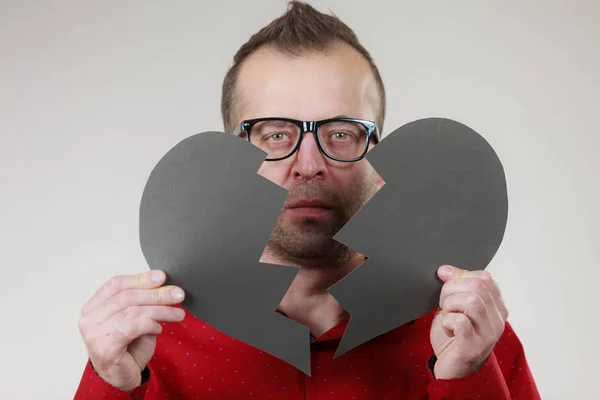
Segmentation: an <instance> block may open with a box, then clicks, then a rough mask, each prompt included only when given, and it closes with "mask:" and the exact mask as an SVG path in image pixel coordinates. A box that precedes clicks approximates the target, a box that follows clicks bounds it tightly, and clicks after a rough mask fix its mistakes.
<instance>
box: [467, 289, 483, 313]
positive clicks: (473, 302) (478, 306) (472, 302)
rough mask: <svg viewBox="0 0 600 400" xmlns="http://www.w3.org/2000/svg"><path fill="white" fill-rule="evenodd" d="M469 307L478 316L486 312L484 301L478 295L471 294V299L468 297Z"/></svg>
mask: <svg viewBox="0 0 600 400" xmlns="http://www.w3.org/2000/svg"><path fill="white" fill-rule="evenodd" d="M467 307H468V308H469V309H470V310H473V311H474V312H475V313H476V314H481V312H482V311H483V310H485V304H484V302H483V299H482V298H481V297H479V296H478V295H476V294H470V295H469V297H467Z"/></svg>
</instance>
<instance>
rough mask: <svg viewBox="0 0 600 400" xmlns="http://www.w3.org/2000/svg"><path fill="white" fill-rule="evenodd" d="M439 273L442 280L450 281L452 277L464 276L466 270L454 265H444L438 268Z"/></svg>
mask: <svg viewBox="0 0 600 400" xmlns="http://www.w3.org/2000/svg"><path fill="white" fill-rule="evenodd" d="M437 273H438V276H439V277H440V279H441V280H442V281H444V282H448V281H449V280H451V279H456V278H460V277H462V276H463V274H464V273H465V270H464V269H460V268H458V267H455V266H452V265H442V266H441V267H439V268H438V271H437Z"/></svg>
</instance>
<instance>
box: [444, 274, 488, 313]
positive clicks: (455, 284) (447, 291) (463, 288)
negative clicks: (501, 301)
mask: <svg viewBox="0 0 600 400" xmlns="http://www.w3.org/2000/svg"><path fill="white" fill-rule="evenodd" d="M458 293H467V294H469V293H475V294H477V295H479V296H480V297H481V298H482V299H483V300H484V302H485V303H486V304H488V305H494V306H495V303H494V301H493V299H492V294H491V293H490V292H489V289H488V287H487V285H486V284H485V283H483V282H482V281H481V280H479V279H476V278H462V279H453V280H451V281H448V282H446V283H444V286H442V291H441V293H440V303H439V305H440V307H442V304H444V302H445V301H446V298H447V297H448V296H451V295H453V294H458Z"/></svg>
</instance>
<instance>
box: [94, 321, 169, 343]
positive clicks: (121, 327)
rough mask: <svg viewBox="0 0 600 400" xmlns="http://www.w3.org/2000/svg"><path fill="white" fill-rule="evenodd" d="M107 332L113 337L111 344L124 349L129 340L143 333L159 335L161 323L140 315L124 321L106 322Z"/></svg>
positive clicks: (131, 340)
mask: <svg viewBox="0 0 600 400" xmlns="http://www.w3.org/2000/svg"><path fill="white" fill-rule="evenodd" d="M106 325H107V326H106V329H107V332H109V333H110V334H111V336H112V337H113V340H114V342H113V345H114V346H115V347H116V348H118V349H125V348H126V347H127V346H128V345H129V344H130V343H131V342H133V341H134V340H136V339H137V338H139V337H141V336H144V335H160V333H161V332H162V325H161V324H160V323H158V322H156V321H155V320H153V319H152V318H146V317H140V318H136V319H133V320H128V321H126V322H125V323H123V322H119V321H116V320H111V321H110V322H109V323H107V324H106Z"/></svg>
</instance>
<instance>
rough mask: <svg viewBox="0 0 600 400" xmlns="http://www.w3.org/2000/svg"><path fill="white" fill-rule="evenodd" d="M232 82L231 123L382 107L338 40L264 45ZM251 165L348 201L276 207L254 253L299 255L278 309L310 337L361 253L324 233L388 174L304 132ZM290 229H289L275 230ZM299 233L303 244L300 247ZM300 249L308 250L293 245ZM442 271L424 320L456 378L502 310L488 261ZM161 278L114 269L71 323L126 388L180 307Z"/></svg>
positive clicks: (326, 319)
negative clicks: (428, 319)
mask: <svg viewBox="0 0 600 400" xmlns="http://www.w3.org/2000/svg"><path fill="white" fill-rule="evenodd" d="M238 90H239V95H240V99H241V100H240V103H239V105H238V108H237V115H236V119H237V121H238V122H240V121H241V120H243V119H249V118H256V117H264V116H279V117H289V118H295V119H301V120H319V119H324V118H330V117H333V116H338V115H340V114H343V115H346V116H349V117H356V118H363V119H369V120H376V115H377V110H378V107H379V105H378V99H377V90H376V85H375V80H374V78H373V76H372V74H371V71H370V69H369V66H368V64H367V62H366V61H365V60H364V59H363V58H361V56H360V55H359V54H358V53H357V52H355V51H354V50H352V49H350V48H349V47H346V46H338V47H336V48H334V49H331V50H329V51H328V52H327V53H312V54H306V55H304V56H302V57H296V58H290V57H288V56H285V55H283V54H280V53H277V52H276V51H272V50H268V49H263V50H260V51H258V52H256V53H255V54H253V55H252V56H251V57H250V58H249V59H248V60H247V61H246V62H245V64H244V65H243V67H242V69H241V71H240V76H239V79H238ZM259 174H261V175H262V176H264V177H265V178H267V179H269V180H271V181H272V182H274V183H276V184H278V185H280V186H282V187H284V188H286V189H287V190H289V191H290V198H293V199H296V200H297V199H300V198H302V197H303V196H304V197H306V196H309V195H310V196H311V198H315V197H319V196H320V197H322V198H326V199H329V200H331V201H333V199H334V197H331V196H333V195H332V193H337V194H341V198H342V199H346V203H344V206H339V207H338V208H337V209H329V210H325V211H324V210H310V209H309V210H307V209H304V210H300V211H298V210H291V209H288V208H286V206H284V209H283V212H282V214H281V216H280V219H279V221H278V225H279V228H280V232H279V233H280V234H281V236H280V237H277V236H278V235H277V229H275V230H274V234H273V236H272V238H271V240H270V241H269V243H268V244H267V246H266V248H265V252H264V254H263V256H262V261H265V262H273V263H279V264H288V265H301V266H302V268H301V269H300V271H299V273H298V275H297V277H296V279H295V280H294V282H293V283H292V285H291V287H290V288H289V290H288V292H287V293H286V295H285V297H284V298H283V299H282V301H281V304H280V306H279V310H280V311H281V312H283V313H285V314H286V315H287V316H288V317H289V318H291V319H293V320H296V321H298V322H299V323H302V324H304V325H306V326H308V327H309V328H310V330H311V332H312V333H313V335H316V336H318V335H320V334H322V333H323V332H325V331H327V330H329V329H330V328H332V327H333V326H335V325H337V324H339V323H340V322H342V321H344V320H345V319H347V318H348V315H347V313H346V312H345V311H344V310H343V309H342V307H341V306H340V304H339V303H338V302H337V301H336V300H335V299H334V298H333V297H332V296H331V295H330V294H329V293H328V292H327V288H329V287H330V286H331V285H333V284H334V283H335V282H337V281H338V280H339V279H341V278H342V277H344V276H345V275H346V274H348V273H349V272H350V271H352V270H353V269H354V268H356V267H357V266H358V265H360V263H362V261H363V260H364V257H363V256H362V255H361V254H357V253H355V252H352V251H351V250H349V249H346V248H343V247H342V246H339V245H338V246H336V245H335V243H333V242H332V241H331V238H330V237H329V238H328V237H326V236H327V235H326V234H329V235H331V232H333V231H335V230H336V229H337V228H339V227H341V225H342V224H343V223H344V222H345V220H344V219H345V218H347V216H344V212H346V213H348V211H352V210H355V208H356V207H357V205H360V204H362V202H364V201H367V200H368V198H370V197H371V196H372V195H373V194H374V193H375V192H376V191H377V190H379V188H381V187H382V186H383V184H384V182H383V181H382V179H381V178H380V177H379V176H378V175H377V174H376V173H375V172H374V170H373V168H372V167H371V166H370V165H369V164H368V162H367V161H366V160H361V161H359V162H356V163H338V162H335V161H332V160H330V159H328V158H326V157H325V155H324V154H323V153H321V152H320V151H319V149H318V147H317V144H316V141H315V138H314V136H312V135H311V134H309V135H307V136H305V137H304V139H303V141H302V143H301V146H300V149H299V150H298V152H297V153H296V154H294V155H293V156H292V157H290V158H289V159H286V160H282V161H277V162H265V163H264V164H263V165H262V166H261V168H260V170H259ZM327 196H330V197H327ZM344 207H346V208H344ZM286 236H287V237H291V238H292V240H291V241H288V242H285V241H283V237H286ZM302 239H305V240H302ZM304 242H308V243H309V244H310V246H309V247H308V248H302V246H303V245H304V244H303V243H304ZM332 246H333V248H334V250H331V249H330V248H331V247H332ZM327 249H330V250H329V251H328V250H327ZM294 250H296V251H294ZM303 251H305V252H309V253H307V254H310V256H309V257H302V256H301V255H299V254H302V252H303ZM438 276H439V277H440V279H441V280H442V281H443V282H444V285H443V288H442V292H441V295H440V307H439V310H438V312H437V313H436V315H435V318H434V320H433V323H432V326H431V331H430V338H431V344H432V347H433V349H434V352H435V354H436V356H437V357H438V361H437V363H436V365H435V369H434V374H435V376H436V378H437V379H454V378H460V377H463V376H466V375H469V374H471V373H473V372H474V371H476V370H477V369H478V368H480V367H481V365H482V364H483V363H484V362H485V360H486V359H487V358H488V357H489V355H490V353H491V351H492V349H493V347H494V345H495V344H496V343H497V341H498V339H499V338H500V336H501V335H502V332H503V331H504V326H505V322H506V319H507V316H508V312H507V310H506V307H505V305H504V303H503V300H502V297H501V295H500V291H499V289H498V286H497V284H496V283H495V282H494V280H493V278H492V277H491V276H490V274H489V273H488V272H487V271H465V270H462V269H460V268H457V267H450V266H447V267H444V266H442V267H440V269H439V270H438ZM164 282H165V274H164V272H162V271H156V270H154V271H150V272H145V273H142V274H138V275H126V276H116V277H113V278H111V279H110V280H109V281H108V282H106V283H105V284H104V285H102V287H101V288H99V289H98V290H97V291H96V293H94V295H93V296H92V297H91V299H90V300H89V301H88V302H87V303H86V304H85V305H84V307H83V308H82V312H81V318H80V320H79V329H80V332H81V335H82V337H83V339H84V342H85V344H86V346H87V350H88V353H89V356H90V360H91V362H92V365H93V366H94V368H95V370H96V372H97V373H98V374H99V375H100V376H101V377H102V378H103V379H104V380H105V381H107V382H108V383H110V384H112V385H113V386H115V387H118V388H121V389H123V390H127V391H130V390H132V389H134V388H135V387H136V386H138V385H139V384H140V383H141V371H142V370H143V369H144V368H145V366H146V365H147V363H148V362H149V360H150V359H151V358H152V355H153V354H154V350H155V348H156V335H158V334H160V333H161V331H162V326H161V324H160V322H178V321H181V320H182V319H183V318H184V312H183V310H181V309H179V308H177V307H173V306H175V305H177V304H179V303H180V302H181V301H182V300H183V297H184V293H183V291H182V290H181V289H180V288H177V287H174V286H163V284H164Z"/></svg>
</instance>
